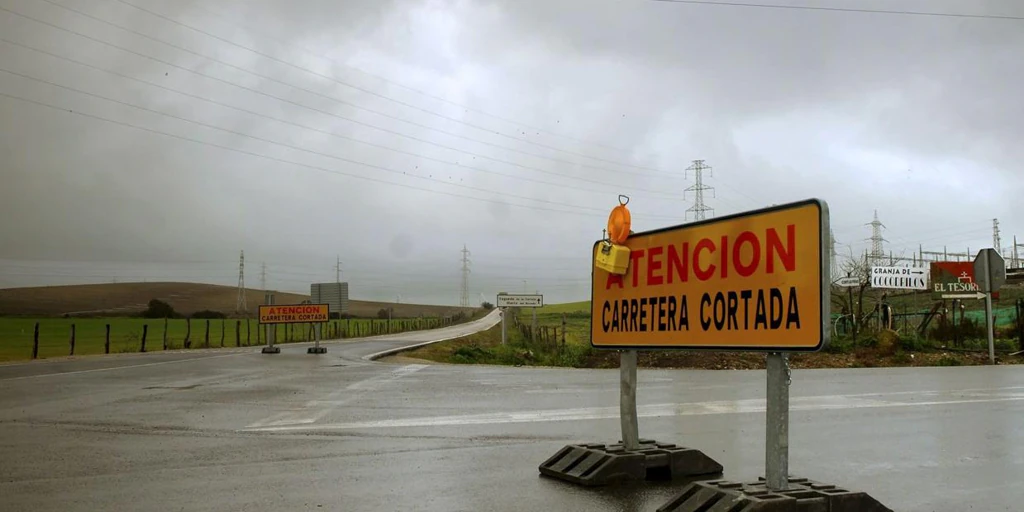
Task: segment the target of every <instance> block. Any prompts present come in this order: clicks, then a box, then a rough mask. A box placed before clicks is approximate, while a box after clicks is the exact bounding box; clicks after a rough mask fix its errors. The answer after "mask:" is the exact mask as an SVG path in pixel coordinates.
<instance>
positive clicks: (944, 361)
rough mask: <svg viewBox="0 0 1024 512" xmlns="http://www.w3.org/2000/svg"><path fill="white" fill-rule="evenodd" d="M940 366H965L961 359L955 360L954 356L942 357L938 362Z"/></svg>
mask: <svg viewBox="0 0 1024 512" xmlns="http://www.w3.org/2000/svg"><path fill="white" fill-rule="evenodd" d="M938 365H939V366H961V365H963V363H962V362H960V360H959V359H957V358H955V357H953V356H942V358H941V359H939V361H938Z"/></svg>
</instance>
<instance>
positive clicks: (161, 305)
mask: <svg viewBox="0 0 1024 512" xmlns="http://www.w3.org/2000/svg"><path fill="white" fill-rule="evenodd" d="M140 316H142V318H181V315H179V314H178V313H177V312H176V311H174V308H173V307H171V305H170V304H168V303H166V302H164V301H162V300H159V299H153V300H151V301H149V304H148V308H147V309H146V310H145V311H143V312H142V313H141V314H140Z"/></svg>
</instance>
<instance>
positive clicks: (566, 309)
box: [523, 300, 590, 314]
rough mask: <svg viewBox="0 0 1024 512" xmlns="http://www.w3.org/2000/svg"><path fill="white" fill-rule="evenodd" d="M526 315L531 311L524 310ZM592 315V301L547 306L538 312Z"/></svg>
mask: <svg viewBox="0 0 1024 512" xmlns="http://www.w3.org/2000/svg"><path fill="white" fill-rule="evenodd" d="M523 312H524V314H529V309H526V308H524V309H523ZM579 312H583V313H588V314H589V313H590V301H589V300H585V301H581V302H566V303H565V304H547V305H545V306H544V307H542V308H539V309H538V310H537V313H538V314H561V313H579Z"/></svg>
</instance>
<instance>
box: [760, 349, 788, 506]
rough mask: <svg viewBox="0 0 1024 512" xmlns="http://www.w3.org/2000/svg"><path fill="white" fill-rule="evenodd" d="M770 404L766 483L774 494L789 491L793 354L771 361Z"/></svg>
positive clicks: (776, 355)
mask: <svg viewBox="0 0 1024 512" xmlns="http://www.w3.org/2000/svg"><path fill="white" fill-rule="evenodd" d="M767 370H768V404H767V410H766V413H765V415H766V418H767V424H766V428H765V434H766V436H765V482H766V483H767V485H768V489H769V490H772V491H785V490H786V489H788V488H789V384H790V371H789V355H788V354H785V353H781V352H770V353H769V354H768V358H767Z"/></svg>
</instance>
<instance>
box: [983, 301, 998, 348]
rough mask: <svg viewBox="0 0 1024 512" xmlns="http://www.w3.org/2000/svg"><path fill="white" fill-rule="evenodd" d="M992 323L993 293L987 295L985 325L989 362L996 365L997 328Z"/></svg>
mask: <svg viewBox="0 0 1024 512" xmlns="http://www.w3.org/2000/svg"><path fill="white" fill-rule="evenodd" d="M994 323H995V322H993V321H992V292H988V293H986V294H985V325H986V326H988V362H989V363H991V364H996V342H995V328H996V326H995V325H993V324H994Z"/></svg>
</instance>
